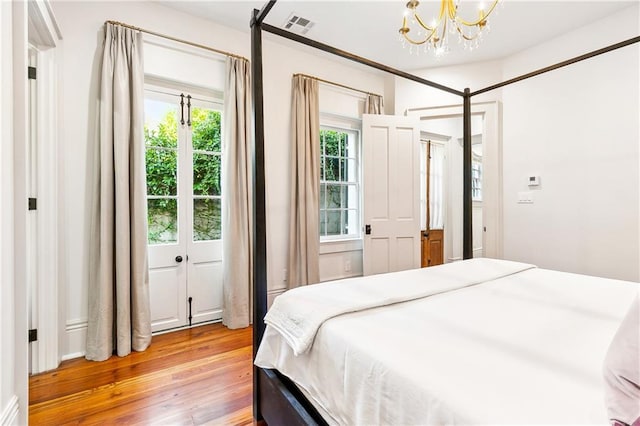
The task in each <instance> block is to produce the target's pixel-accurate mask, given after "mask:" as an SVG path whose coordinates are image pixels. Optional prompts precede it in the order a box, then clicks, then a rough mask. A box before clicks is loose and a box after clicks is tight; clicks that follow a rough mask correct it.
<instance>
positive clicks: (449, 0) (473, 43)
mask: <svg viewBox="0 0 640 426" xmlns="http://www.w3.org/2000/svg"><path fill="white" fill-rule="evenodd" d="M460 1H461V0H441V2H440V12H439V13H438V16H437V17H435V18H434V19H433V20H432V21H430V22H429V23H428V24H427V23H426V21H425V20H423V19H422V17H421V16H420V14H419V13H418V6H419V5H420V2H419V1H418V0H410V1H409V2H408V3H407V8H406V10H405V12H404V17H403V19H402V27H401V28H400V29H399V30H398V32H399V33H400V41H402V45H403V46H405V45H406V44H407V43H409V45H410V46H412V47H411V49H410V52H413V46H414V45H415V46H421V45H424V50H425V51H426V50H433V52H434V53H435V55H436V56H440V55H443V54H445V53H447V52H448V51H449V46H448V45H447V41H446V39H447V33H449V34H451V35H452V36H455V35H457V38H458V43H459V44H462V45H463V47H464V49H465V50H474V49H476V48H477V47H478V43H479V42H480V40H482V34H483V33H485V32H489V31H490V30H491V28H490V26H489V22H488V20H487V19H488V17H489V15H490V14H491V13H492V12H493V11H494V9H495V8H496V5H497V4H498V2H499V1H500V0H491V5H490V6H489V8H485V7H484V5H483V4H480V5H479V7H478V16H477V18H475V19H472V20H467V19H464V18H462V17H461V16H460V15H459V14H458V5H459V3H460ZM412 28H413V29H415V31H414V32H412ZM414 34H415V35H414Z"/></svg>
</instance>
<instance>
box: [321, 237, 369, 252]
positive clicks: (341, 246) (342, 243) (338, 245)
mask: <svg viewBox="0 0 640 426" xmlns="http://www.w3.org/2000/svg"><path fill="white" fill-rule="evenodd" d="M361 250H362V238H352V239H343V240H327V241H320V254H321V255H323V254H329V253H345V252H350V251H361Z"/></svg>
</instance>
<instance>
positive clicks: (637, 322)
mask: <svg viewBox="0 0 640 426" xmlns="http://www.w3.org/2000/svg"><path fill="white" fill-rule="evenodd" d="M639 343H640V297H638V296H636V297H635V299H634V301H633V303H632V304H631V307H630V308H629V312H627V314H626V316H625V317H624V319H623V320H622V323H621V324H620V328H618V331H617V332H616V334H615V336H614V338H613V341H612V342H611V344H610V345H609V350H608V351H607V356H606V358H605V361H604V366H603V373H604V380H605V401H606V405H607V412H608V414H609V419H611V421H612V422H613V423H614V424H615V423H616V422H618V423H624V424H627V425H633V426H640V348H639V346H640V345H639Z"/></svg>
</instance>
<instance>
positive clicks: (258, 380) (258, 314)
mask: <svg viewBox="0 0 640 426" xmlns="http://www.w3.org/2000/svg"><path fill="white" fill-rule="evenodd" d="M275 3H276V0H269V1H268V2H267V3H265V5H264V6H263V7H262V9H260V10H257V9H255V10H253V13H252V15H251V21H250V26H251V73H252V76H251V80H252V94H253V113H254V117H253V118H254V157H253V167H254V174H253V179H254V199H253V224H254V225H253V226H254V242H253V355H254V359H255V354H256V351H257V350H258V345H259V344H260V341H261V340H262V336H263V334H264V330H265V324H264V321H263V320H264V316H265V315H266V313H267V244H266V242H267V238H266V237H267V226H266V203H265V193H266V187H265V171H264V165H265V163H264V102H263V101H264V96H263V95H264V93H263V78H262V31H266V32H268V33H271V34H275V35H278V36H281V37H284V38H286V39H289V40H293V41H296V42H298V43H301V44H304V45H307V46H311V47H314V48H316V49H319V50H322V51H324V52H328V53H332V54H334V55H337V56H340V57H342V58H346V59H349V60H351V61H354V62H358V63H360V64H364V65H368V66H370V67H372V68H375V69H378V70H381V71H386V72H388V73H390V74H393V75H396V76H399V77H403V78H406V79H408V80H412V81H415V82H418V83H421V84H424V85H426V86H429V87H433V88H435V89H439V90H442V91H445V92H448V93H452V94H455V95H458V96H460V97H462V104H463V157H464V162H463V179H464V187H463V200H464V202H463V258H464V259H469V258H471V257H472V256H473V241H472V234H471V233H472V219H471V213H472V211H471V206H472V200H471V98H472V97H473V96H475V95H479V94H481V93H485V92H489V91H491V90H495V89H498V88H500V87H504V86H507V85H509V84H512V83H516V82H518V81H522V80H525V79H528V78H531V77H534V76H537V75H540V74H543V73H546V72H549V71H553V70H556V69H558V68H562V67H565V66H567V65H571V64H574V63H576V62H580V61H583V60H585V59H589V58H592V57H594V56H598V55H601V54H604V53H607V52H611V51H613V50H616V49H620V48H622V47H625V46H629V45H632V44H635V43H638V42H640V36H638V37H633V38H630V39H628V40H624V41H621V42H619V43H616V44H612V45H610V46H606V47H603V48H602V49H598V50H594V51H592V52H589V53H586V54H584V55H580V56H576V57H574V58H571V59H568V60H566V61H562V62H559V63H557V64H554V65H550V66H548V67H545V68H540V69H538V70H535V71H532V72H530V73H527V74H523V75H521V76H519V77H515V78H512V79H509V80H506V81H503V82H502V83H497V84H494V85H492V86H488V87H485V88H484V89H480V90H476V91H474V92H471V91H470V89H468V88H466V89H464V90H463V91H459V90H456V89H452V88H450V87H446V86H443V85H441V84H438V83H435V82H433V81H429V80H425V79H423V78H421V77H418V76H415V75H413V74H409V73H406V72H404V71H401V70H398V69H395V68H392V67H389V66H386V65H383V64H380V63H377V62H374V61H371V60H369V59H366V58H363V57H360V56H357V55H354V54H352V53H349V52H346V51H344V50H340V49H337V48H335V47H332V46H329V45H326V44H323V43H320V42H317V41H315V40H311V39H308V38H306V37H302V36H300V35H297V34H294V33H291V32H289V31H285V30H283V29H280V28H278V27H274V26H271V25H269V24H267V23H265V22H264V19H265V18H266V17H267V15H268V14H269V11H271V9H272V8H273V6H274V5H275ZM253 416H254V418H255V419H256V420H263V419H264V420H265V421H266V422H267V424H269V425H326V424H327V422H326V421H325V420H324V419H323V418H322V416H321V415H320V414H319V413H318V411H317V410H316V409H315V408H314V407H313V405H312V404H311V403H310V402H309V401H308V400H307V399H306V398H305V397H304V395H303V394H302V393H301V392H300V390H299V389H298V388H297V387H296V386H295V385H294V384H293V383H292V382H291V381H290V380H289V379H287V378H286V377H285V376H283V375H282V374H280V373H279V372H278V371H276V370H269V369H262V368H259V367H255V366H254V371H253Z"/></svg>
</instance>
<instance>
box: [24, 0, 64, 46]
mask: <svg viewBox="0 0 640 426" xmlns="http://www.w3.org/2000/svg"><path fill="white" fill-rule="evenodd" d="M59 40H62V33H61V32H60V27H58V23H57V22H56V19H55V16H54V15H53V10H52V9H51V5H50V4H49V2H48V1H46V0H31V1H29V42H30V43H32V44H34V45H37V46H39V47H46V48H50V47H56V46H57V42H58V41H59Z"/></svg>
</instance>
